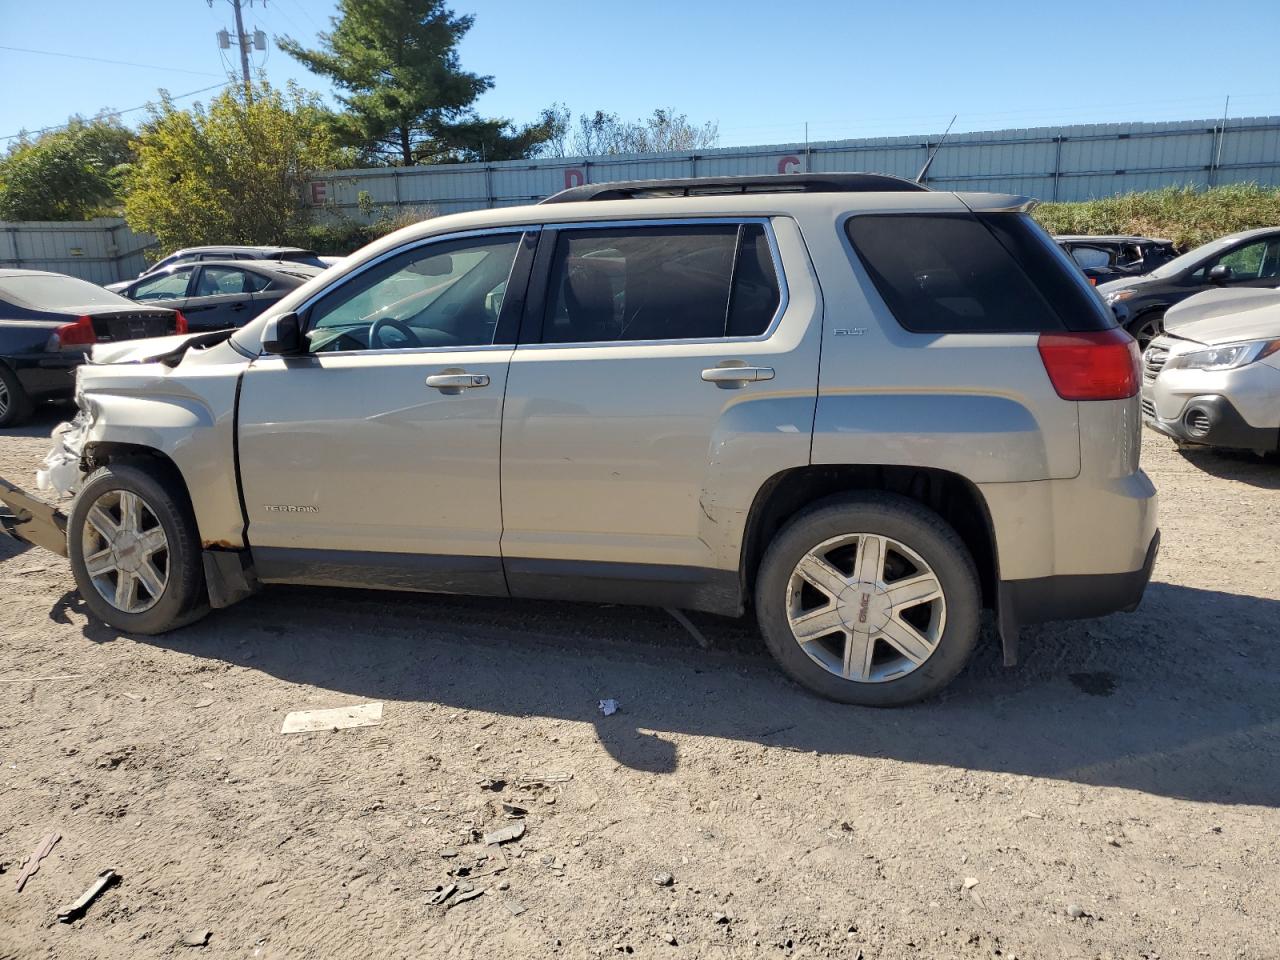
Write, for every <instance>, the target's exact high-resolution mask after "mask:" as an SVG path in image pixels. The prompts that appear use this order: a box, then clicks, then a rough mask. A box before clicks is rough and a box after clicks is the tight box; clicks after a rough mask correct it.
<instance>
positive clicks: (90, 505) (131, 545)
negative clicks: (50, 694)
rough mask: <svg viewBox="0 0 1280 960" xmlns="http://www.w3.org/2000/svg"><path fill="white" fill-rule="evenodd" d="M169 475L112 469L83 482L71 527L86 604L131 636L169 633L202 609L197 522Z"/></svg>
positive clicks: (70, 546) (74, 564)
mask: <svg viewBox="0 0 1280 960" xmlns="http://www.w3.org/2000/svg"><path fill="white" fill-rule="evenodd" d="M172 486H173V481H171V480H169V479H168V478H167V477H165V476H164V475H163V471H160V470H154V471H153V470H152V469H150V468H147V467H143V466H140V465H134V464H126V463H120V464H111V465H110V466H106V467H102V468H100V469H99V470H96V471H95V472H94V473H93V474H92V475H91V476H90V477H89V478H88V479H87V480H86V481H85V483H84V486H83V487H82V488H81V489H80V493H79V495H78V496H77V497H76V502H75V505H74V506H73V507H72V509H71V517H70V518H69V520H68V522H67V555H68V557H69V558H70V560H71V572H72V574H73V575H74V576H75V581H76V586H77V587H78V588H79V589H80V595H81V596H82V597H84V601H85V604H86V605H87V606H88V607H89V610H90V611H91V612H92V613H93V615H94V616H96V617H97V618H98V619H99V620H102V621H103V622H105V623H108V624H110V625H111V626H113V627H115V628H117V629H119V630H122V631H125V632H128V633H142V634H154V633H164V632H165V631H166V630H172V629H174V628H175V627H180V626H183V625H184V624H187V623H190V622H191V621H192V620H193V619H195V617H196V616H197V615H198V614H199V612H200V611H201V610H202V609H203V605H204V600H205V587H204V571H203V568H202V566H201V562H202V561H201V556H200V549H199V540H198V538H197V535H196V525H195V518H194V517H193V516H192V515H191V509H190V507H189V506H188V505H187V502H186V499H185V497H182V496H179V495H176V494H175V492H174V491H173V490H172V489H171V488H172Z"/></svg>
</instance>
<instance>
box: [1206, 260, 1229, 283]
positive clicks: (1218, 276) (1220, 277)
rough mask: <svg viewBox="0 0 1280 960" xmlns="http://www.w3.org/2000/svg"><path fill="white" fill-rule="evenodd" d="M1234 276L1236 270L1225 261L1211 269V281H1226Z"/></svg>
mask: <svg viewBox="0 0 1280 960" xmlns="http://www.w3.org/2000/svg"><path fill="white" fill-rule="evenodd" d="M1232 276H1234V271H1233V270H1232V269H1231V268H1230V267H1228V266H1227V265H1226V264H1225V263H1220V264H1218V265H1217V266H1216V267H1213V268H1212V269H1210V271H1209V282H1210V283H1226V282H1227V281H1228V280H1230V279H1231V278H1232Z"/></svg>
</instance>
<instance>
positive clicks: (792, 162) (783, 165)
mask: <svg viewBox="0 0 1280 960" xmlns="http://www.w3.org/2000/svg"><path fill="white" fill-rule="evenodd" d="M798 166H800V158H799V157H783V158H782V159H781V160H779V161H778V172H779V173H798V172H799V171H798V170H789V169H787V168H788V167H798Z"/></svg>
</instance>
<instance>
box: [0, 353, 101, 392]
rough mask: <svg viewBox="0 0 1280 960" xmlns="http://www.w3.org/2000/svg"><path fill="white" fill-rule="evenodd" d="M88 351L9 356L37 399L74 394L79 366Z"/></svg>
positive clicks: (13, 365)
mask: <svg viewBox="0 0 1280 960" xmlns="http://www.w3.org/2000/svg"><path fill="white" fill-rule="evenodd" d="M85 357H86V354H84V353H81V352H78V351H69V352H67V353H61V354H59V353H45V354H37V355H34V356H27V357H14V358H9V359H8V360H7V361H6V362H7V363H8V364H9V365H10V366H11V367H13V372H14V373H15V374H16V375H17V377H18V382H19V383H21V384H22V389H23V390H25V391H26V392H27V395H28V396H30V397H33V398H36V399H54V398H58V397H71V396H73V395H74V394H75V389H76V368H77V367H78V366H80V365H81V364H82V363H84V361H85Z"/></svg>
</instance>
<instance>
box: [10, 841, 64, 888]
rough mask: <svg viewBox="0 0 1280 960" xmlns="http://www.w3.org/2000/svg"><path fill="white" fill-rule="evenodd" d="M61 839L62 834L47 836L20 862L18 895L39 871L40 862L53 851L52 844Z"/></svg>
mask: <svg viewBox="0 0 1280 960" xmlns="http://www.w3.org/2000/svg"><path fill="white" fill-rule="evenodd" d="M61 839H62V834H60V833H50V834H48V835H47V836H45V838H44V839H43V840H41V841H40V842H39V843H38V844H36V848H35V849H34V850H32V851H31V856H29V857H27V858H26V859H25V860H23V861H22V863H21V864H20V866H21V867H22V872H21V873H19V874H18V892H19V893H21V892H22V888H23V887H24V886H26V883H27V881H28V880H30V879H31V878H32V877H34V876H35V875H36V873H37V872H38V871H39V869H40V861H41V860H43V859H44V858H45V857H47V856H48V855H49V852H50V851H51V850H52V849H53V847H54V844H56V843H57V842H58V841H59V840H61Z"/></svg>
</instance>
